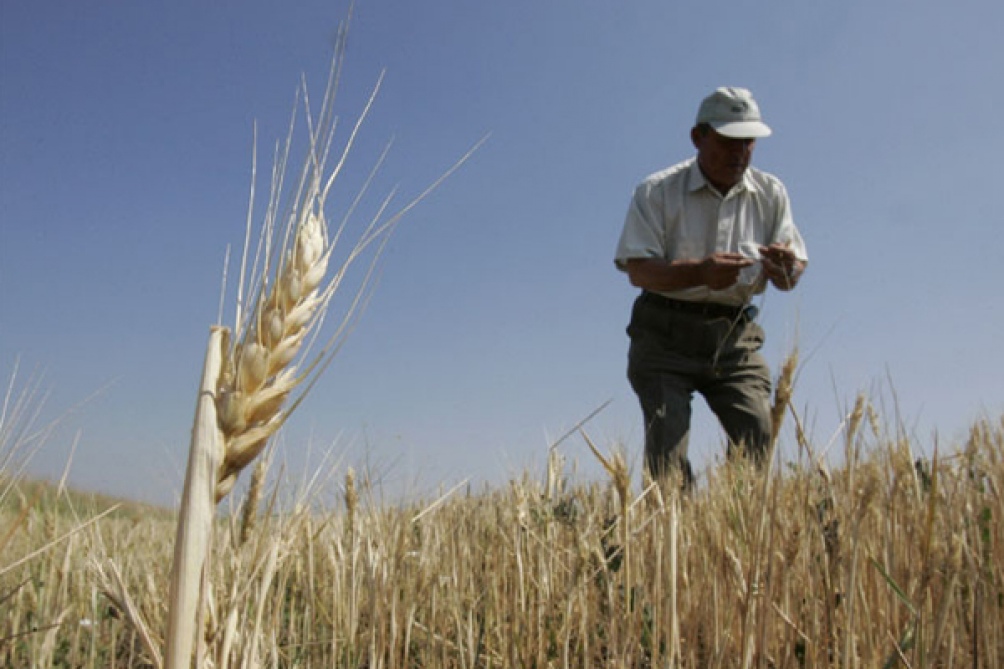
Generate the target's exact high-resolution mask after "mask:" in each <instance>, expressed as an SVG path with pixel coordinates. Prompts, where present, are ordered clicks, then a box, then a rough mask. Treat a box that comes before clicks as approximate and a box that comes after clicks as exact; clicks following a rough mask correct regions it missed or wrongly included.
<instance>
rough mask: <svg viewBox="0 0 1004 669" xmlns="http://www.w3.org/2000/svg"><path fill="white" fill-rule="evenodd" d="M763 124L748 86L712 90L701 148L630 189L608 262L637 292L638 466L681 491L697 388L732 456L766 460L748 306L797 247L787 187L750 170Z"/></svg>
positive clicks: (794, 275)
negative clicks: (641, 432) (677, 477)
mask: <svg viewBox="0 0 1004 669" xmlns="http://www.w3.org/2000/svg"><path fill="white" fill-rule="evenodd" d="M770 134H771V129H770V128H769V127H768V126H767V125H766V124H765V123H764V122H763V121H762V119H761V117H760V109H759V107H758V105H757V103H756V101H755V100H754V99H753V96H752V95H751V94H750V92H749V91H748V90H745V89H743V88H719V89H718V90H716V91H715V92H714V93H712V94H711V95H709V96H708V97H707V98H705V99H704V100H703V102H701V106H700V108H699V110H698V112H697V122H696V124H695V126H694V128H693V129H692V130H691V131H690V139H691V141H692V142H693V144H694V148H696V149H697V155H696V156H695V157H693V158H691V159H689V160H686V161H684V162H682V163H679V164H677V165H674V166H673V167H670V168H668V169H666V170H663V171H661V172H657V173H655V174H652V175H650V176H649V177H647V178H646V179H645V180H644V181H643V182H642V183H641V184H640V185H639V186H638V187H637V189H636V190H635V193H634V197H633V199H632V201H631V206H630V208H629V210H628V213H627V217H626V220H625V222H624V230H623V232H622V234H621V238H620V243H619V244H618V248H617V255H616V259H615V262H616V264H617V267H618V268H619V269H621V270H622V271H624V272H626V273H627V275H628V279H629V280H630V282H631V285H633V286H636V287H638V288H641V289H642V292H641V295H640V296H639V297H638V299H637V300H636V301H635V303H634V308H633V310H632V315H631V323H630V325H629V326H628V334H629V335H630V338H631V346H630V351H629V353H628V379H629V380H630V382H631V386H632V388H633V389H634V391H635V393H636V394H637V395H638V399H639V401H640V403H641V408H642V414H643V415H644V419H645V465H646V467H647V468H648V470H649V472H650V473H651V474H652V475H653V476H654V477H657V478H658V477H661V476H664V475H666V474H668V473H670V472H672V471H674V470H679V471H680V472H681V473H682V476H683V479H684V483H685V485H687V486H688V487H689V486H691V485H692V484H693V472H692V470H691V467H690V461H689V460H688V458H687V440H688V436H689V432H690V416H691V408H690V401H691V398H692V397H693V393H694V392H695V391H696V392H698V393H700V394H701V395H703V396H704V398H705V400H706V401H707V403H708V406H709V407H710V408H711V410H712V411H713V412H714V413H715V415H716V416H717V417H718V419H719V421H720V422H721V424H722V427H723V428H724V429H725V432H726V434H727V435H728V438H729V451H728V453H729V456H730V457H731V456H734V455H737V454H739V453H743V454H745V455H747V456H748V457H750V458H751V459H752V460H754V461H757V462H759V461H762V459H763V457H764V456H765V455H766V450H767V448H768V446H769V442H770V433H771V425H770V423H771V418H770V390H771V381H770V372H769V370H768V368H767V364H766V362H765V361H764V359H763V356H761V355H760V353H759V350H760V347H761V346H762V345H763V338H764V334H763V330H762V329H761V327H760V326H759V325H758V324H757V323H756V321H755V318H756V314H757V312H756V308H755V307H754V306H752V305H751V304H750V300H751V299H752V297H753V296H754V295H757V294H759V293H762V292H763V291H764V290H765V289H766V287H767V282H768V281H769V282H770V283H771V284H773V285H774V287H776V288H778V289H779V290H791V289H792V288H794V287H795V285H796V284H797V283H798V280H799V279H800V278H801V276H802V272H803V271H804V270H805V267H806V263H807V261H808V256H807V255H806V251H805V244H804V243H803V241H802V237H801V235H800V234H799V232H798V230H797V229H796V227H795V224H794V222H793V220H792V217H791V206H790V203H789V201H788V194H787V192H786V190H785V188H784V185H783V184H782V183H781V182H780V181H779V180H778V179H777V178H776V177H774V176H772V175H770V174H767V173H765V172H762V171H760V170H758V169H756V168H753V167H750V160H751V158H752V156H753V148H754V146H755V144H756V140H757V139H759V138H761V137H767V136H768V135H770Z"/></svg>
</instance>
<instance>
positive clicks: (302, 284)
mask: <svg viewBox="0 0 1004 669" xmlns="http://www.w3.org/2000/svg"><path fill="white" fill-rule="evenodd" d="M344 41H345V40H344V29H343V31H342V33H341V35H340V40H339V44H340V46H339V48H338V49H336V56H335V58H334V59H333V61H332V67H331V70H330V73H329V77H328V83H327V88H326V90H325V95H324V98H323V102H322V105H321V109H320V112H319V114H318V116H317V117H316V119H315V118H314V117H313V116H311V114H310V104H309V96H308V94H307V90H306V85H305V84H303V85H302V95H303V101H304V108H305V109H306V114H305V116H306V123H307V127H308V138H307V139H308V143H309V147H308V151H307V156H306V159H305V161H304V166H303V169H302V171H301V174H300V177H299V181H298V183H297V187H296V191H295V195H294V196H293V197H292V203H291V204H290V205H289V212H288V214H286V215H285V218H284V221H285V223H284V224H283V225H280V224H279V213H278V212H279V211H280V208H281V203H282V202H283V201H284V199H283V190H284V185H285V174H286V164H287V161H288V158H289V155H290V147H291V144H292V138H293V130H294V128H295V124H294V122H292V121H291V123H290V129H289V134H288V135H287V139H286V143H285V145H283V146H282V147H281V148H277V149H276V155H275V167H274V168H273V172H272V182H271V193H270V199H269V203H268V207H267V209H266V213H265V218H264V221H263V224H262V229H261V232H260V235H259V237H258V241H257V245H256V247H255V249H254V253H253V254H252V244H251V239H252V235H251V220H252V214H251V213H250V210H251V206H249V215H248V229H247V233H246V235H245V243H244V253H243V257H242V261H241V267H240V278H239V281H238V288H237V290H238V296H237V305H236V318H235V322H236V324H235V326H234V329H233V330H232V331H231V330H230V329H229V328H225V327H221V326H215V327H214V328H212V329H211V332H210V341H209V344H208V347H207V353H206V358H205V364H204V366H203V374H202V381H201V383H200V388H199V399H198V403H197V408H196V417H195V425H194V428H193V431H192V442H191V447H190V451H189V464H188V469H187V472H186V479H185V488H184V493H183V498H182V504H181V511H180V516H179V520H178V530H177V538H176V541H175V555H174V563H173V568H172V574H171V599H170V606H169V616H168V634H167V650H166V653H165V666H166V667H167V668H168V669H180V668H182V667H184V668H186V669H187V667H188V666H189V664H190V662H191V658H192V655H193V645H194V654H195V660H196V663H197V664H198V666H203V663H204V660H205V649H204V648H203V645H204V644H203V642H202V640H201V638H197V637H201V635H199V634H198V630H200V629H201V623H200V620H201V618H202V614H201V612H200V607H201V602H202V601H203V600H204V598H205V591H206V587H207V585H206V583H205V579H206V569H205V565H206V561H207V560H208V555H209V546H210V539H211V537H212V522H213V516H214V509H215V505H216V504H218V503H219V502H220V501H221V500H222V499H223V498H224V497H226V495H227V494H229V493H230V492H231V491H232V490H233V487H234V485H235V483H236V481H237V477H238V475H239V474H240V473H241V471H242V470H243V469H244V468H246V467H247V466H248V465H249V464H251V463H252V462H253V461H254V460H255V459H256V458H257V457H258V456H259V455H260V454H261V452H262V450H263V449H264V448H265V446H266V444H267V443H268V440H269V438H270V437H272V436H273V435H274V434H275V433H276V432H277V431H278V430H279V428H280V427H282V425H283V424H284V423H285V422H286V420H287V419H288V418H289V416H290V415H291V414H292V413H293V411H294V410H295V409H296V408H297V407H298V406H299V404H300V402H302V401H303V399H304V397H305V396H306V394H307V393H308V392H309V391H310V389H311V388H312V387H313V385H314V383H316V381H317V379H318V377H319V376H320V374H321V373H322V372H323V371H324V369H325V368H326V367H327V365H328V364H329V363H330V361H331V359H332V358H333V356H334V355H335V353H336V352H337V351H338V350H339V349H340V347H341V344H342V343H343V342H344V338H345V337H346V336H347V334H348V332H349V331H351V329H352V327H353V326H354V324H355V322H356V319H357V318H358V316H359V315H360V313H361V311H362V309H363V308H364V307H365V305H366V303H367V301H368V297H369V294H370V287H371V285H372V280H373V277H374V276H375V269H376V266H377V261H378V260H379V258H380V256H381V253H382V251H383V248H384V246H385V244H386V243H387V240H388V239H389V236H390V234H391V232H392V231H393V230H394V228H395V226H396V225H397V223H398V222H399V221H400V219H401V218H402V217H403V216H404V215H405V214H406V213H407V212H408V211H410V210H411V209H412V208H413V207H414V206H415V205H416V204H417V203H418V202H420V201H421V200H423V199H424V198H425V197H426V196H427V195H428V194H429V193H431V192H432V191H433V190H434V189H435V188H436V187H438V186H439V184H441V183H442V182H443V181H444V180H445V179H446V178H447V177H448V176H449V175H450V174H452V173H453V172H454V171H455V170H456V169H457V168H459V167H460V165H462V164H463V163H464V162H466V160H467V159H468V158H469V157H470V156H471V155H472V154H473V153H474V151H476V150H477V148H478V147H479V146H480V145H481V144H482V143H483V142H484V141H486V139H487V138H484V139H482V140H481V141H480V142H478V143H477V144H475V146H474V147H473V148H472V149H470V150H469V151H468V152H467V153H466V154H465V155H463V156H462V157H461V158H460V160H458V161H457V162H456V163H454V165H453V166H452V167H451V168H450V169H448V170H447V171H446V172H444V173H443V174H442V175H441V176H440V177H439V178H438V179H437V180H435V181H434V182H433V183H432V184H431V185H430V186H429V187H428V188H426V190H425V191H423V192H422V193H420V194H419V195H418V196H417V197H416V198H414V199H413V200H412V201H411V202H410V203H408V204H407V205H405V206H404V207H402V208H401V209H400V210H398V211H397V212H396V213H390V214H388V210H389V208H390V204H391V201H392V198H393V192H392V193H391V194H390V195H389V196H388V197H386V198H385V199H384V200H383V201H382V202H381V203H380V205H379V207H378V209H377V212H376V214H375V215H374V216H373V217H372V218H371V219H370V221H369V223H368V224H367V225H366V227H365V229H364V230H363V231H362V232H361V233H360V235H359V237H358V238H357V239H356V241H355V243H354V244H353V245H352V246H351V248H349V249H348V252H347V253H346V254H345V256H344V258H343V259H342V260H341V261H340V266H339V267H338V269H336V270H335V271H334V272H329V271H328V270H329V264H330V263H331V260H332V257H333V253H334V251H335V250H336V248H337V247H338V245H339V241H340V240H341V238H342V236H343V234H344V233H345V231H346V229H347V224H348V221H349V217H350V216H351V215H352V213H353V212H354V211H355V209H356V205H357V204H358V203H359V202H360V200H361V199H362V197H363V195H364V194H365V193H366V191H367V190H368V188H369V186H370V184H371V183H372V180H373V177H374V176H375V174H376V172H377V170H378V169H379V167H380V166H381V164H382V163H383V160H384V157H385V156H386V153H387V149H389V146H388V147H387V148H385V150H384V152H383V154H381V155H380V157H379V158H378V159H377V161H376V164H375V165H374V167H373V169H372V170H371V172H370V174H369V177H368V178H367V180H366V181H365V183H364V185H363V186H362V188H361V189H360V191H359V194H358V195H357V197H356V200H355V201H354V202H353V203H352V204H351V206H350V207H349V211H348V214H346V216H345V218H343V219H342V221H341V222H340V224H339V225H338V226H337V227H336V228H335V229H334V230H331V229H329V225H328V221H327V219H326V215H325V203H326V201H327V198H328V195H329V193H330V192H331V189H332V186H333V185H334V183H335V179H336V177H337V176H338V175H339V174H340V173H341V171H342V169H343V167H344V166H345V164H346V159H347V157H348V154H349V152H350V150H351V149H352V147H353V145H354V143H355V140H356V137H357V135H358V132H359V130H360V128H361V127H362V124H363V121H364V120H365V119H366V117H367V116H368V113H369V111H370V109H371V107H372V105H373V103H374V101H375V99H376V96H377V93H378V92H379V89H380V84H381V81H382V76H381V77H380V79H379V80H378V81H377V84H376V86H375V87H374V89H373V91H372V93H371V94H370V97H369V99H368V101H367V103H366V105H365V108H364V109H363V111H362V113H361V114H360V116H359V118H358V119H357V121H356V123H355V125H354V127H353V128H352V129H351V132H350V134H349V137H348V138H347V140H346V141H345V144H344V146H343V148H342V150H341V154H340V155H339V156H338V160H337V162H336V164H335V165H334V166H333V167H332V168H330V169H329V168H328V167H327V165H328V162H329V161H328V158H329V155H330V153H331V148H332V146H333V144H334V138H335V130H336V128H337V119H336V118H335V116H334V113H333V105H334V98H335V92H336V89H337V83H338V79H339V73H340V69H341V62H342V58H343V55H344ZM297 103H299V97H298V99H297ZM296 110H297V105H294V118H295V116H296ZM256 162H257V159H256V157H255V158H254V163H255V165H256ZM255 172H256V168H255V167H253V169H252V197H251V201H252V204H253V201H254V196H253V194H254V188H253V183H254V180H255V176H254V175H255ZM368 251H372V253H370V254H369V261H368V266H367V267H366V269H365V271H364V272H363V276H362V277H361V279H360V281H359V283H358V285H357V287H356V288H355V293H354V295H352V297H351V299H350V300H349V303H348V306H347V307H346V309H345V311H344V313H343V315H342V318H341V321H340V322H339V324H338V326H337V327H336V328H335V330H334V333H333V334H332V335H331V336H330V338H328V339H327V341H326V342H324V343H323V345H322V346H321V348H320V350H318V351H316V352H313V351H312V345H313V344H314V343H315V341H316V339H317V338H318V334H319V330H320V328H321V325H322V324H323V322H324V318H325V314H326V311H327V308H328V305H329V304H330V303H331V300H332V298H333V297H334V295H335V294H336V292H338V290H339V288H340V287H341V286H342V282H343V281H344V280H345V278H346V276H347V274H348V270H349V269H350V268H351V267H353V266H354V265H355V264H356V263H357V262H358V261H360V260H361V259H363V258H364V257H366V254H367V252H368ZM249 260H250V266H249Z"/></svg>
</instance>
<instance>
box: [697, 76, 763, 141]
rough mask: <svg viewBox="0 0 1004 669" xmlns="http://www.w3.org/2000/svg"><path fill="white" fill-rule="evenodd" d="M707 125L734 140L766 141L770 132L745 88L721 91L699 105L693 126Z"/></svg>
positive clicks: (726, 88) (720, 89) (717, 91)
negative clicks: (760, 138)
mask: <svg viewBox="0 0 1004 669" xmlns="http://www.w3.org/2000/svg"><path fill="white" fill-rule="evenodd" d="M702 123H707V124H708V125H710V126H711V127H712V128H714V129H715V132H717V133H718V134H720V135H725V136H726V137H734V138H736V139H749V138H759V137H767V136H769V135H770V133H771V129H770V128H769V127H768V126H767V124H766V123H764V122H763V121H762V120H760V107H759V106H758V105H757V103H756V100H754V99H753V94H752V93H750V92H749V91H748V90H746V89H745V88H733V87H723V88H719V89H717V90H716V91H715V92H714V93H712V94H711V95H709V96H708V97H706V98H704V100H702V101H701V108H700V109H698V110H697V124H698V125H700V124H702Z"/></svg>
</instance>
